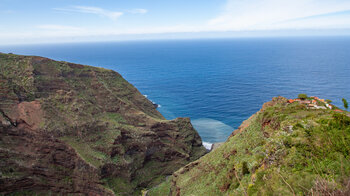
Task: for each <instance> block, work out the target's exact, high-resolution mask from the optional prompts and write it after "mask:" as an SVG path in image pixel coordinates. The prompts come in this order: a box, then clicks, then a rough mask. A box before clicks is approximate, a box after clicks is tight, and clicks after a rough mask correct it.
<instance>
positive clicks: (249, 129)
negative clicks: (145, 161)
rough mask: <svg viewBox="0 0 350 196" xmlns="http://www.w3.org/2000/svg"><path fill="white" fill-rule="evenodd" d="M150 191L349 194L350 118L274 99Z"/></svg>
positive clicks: (171, 192) (164, 192)
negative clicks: (215, 145) (222, 139)
mask: <svg viewBox="0 0 350 196" xmlns="http://www.w3.org/2000/svg"><path fill="white" fill-rule="evenodd" d="M245 123H248V126H246V127H245V128H243V129H240V130H236V133H234V135H232V136H231V137H230V138H229V139H228V140H227V141H226V143H224V144H223V145H222V146H220V147H219V148H218V149H216V150H214V151H212V152H210V153H209V154H207V155H205V156H204V157H202V158H201V159H199V160H198V161H196V162H193V163H191V164H189V165H187V166H185V167H183V168H181V169H180V170H178V171H177V172H175V173H174V174H173V175H172V177H171V181H170V182H165V183H163V184H161V185H159V186H157V187H155V188H154V189H151V190H150V191H149V193H150V195H168V194H171V195H325V194H326V195H348V194H349V191H350V187H349V182H350V117H348V116H347V115H346V113H339V112H335V111H333V110H330V109H327V110H311V109H307V107H306V106H305V105H303V104H299V103H292V104H289V103H287V101H286V99H284V98H281V97H279V98H274V99H273V101H272V102H269V103H267V104H265V105H264V106H263V109H262V110H261V111H259V112H258V113H257V114H255V115H254V116H253V117H252V118H250V119H249V120H248V122H245Z"/></svg>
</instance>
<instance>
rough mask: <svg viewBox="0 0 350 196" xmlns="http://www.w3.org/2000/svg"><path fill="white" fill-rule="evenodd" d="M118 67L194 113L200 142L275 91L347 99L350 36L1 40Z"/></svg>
mask: <svg viewBox="0 0 350 196" xmlns="http://www.w3.org/2000/svg"><path fill="white" fill-rule="evenodd" d="M0 52H12V53H15V54H25V55H37V56H44V57H49V58H53V59H55V60H63V61H69V62H74V63H80V64H86V65H92V66H98V67H104V68H108V69H113V70H115V71H117V72H119V73H120V74H122V75H123V77H124V78H125V79H127V80H128V81H129V82H130V83H132V84H133V85H135V86H136V88H138V89H139V90H140V91H141V93H142V94H144V95H147V97H148V98H149V99H150V100H152V101H153V102H155V103H156V104H160V105H161V106H162V107H159V108H158V110H159V111H160V112H161V113H162V114H163V115H164V116H165V117H166V118H167V119H173V118H176V117H190V118H191V119H192V124H193V125H194V127H195V128H196V129H197V130H198V132H199V134H200V135H201V137H202V139H203V141H205V142H207V143H206V145H208V143H214V142H222V141H225V140H226V139H227V137H228V136H229V135H230V134H231V133H232V131H233V130H234V129H236V128H237V127H238V126H239V125H240V124H241V123H242V121H243V120H245V119H247V118H249V117H250V116H251V115H252V114H254V113H255V112H257V111H258V110H259V109H260V108H261V106H262V104H263V103H264V102H267V101H269V100H271V98H272V97H274V96H278V95H281V96H285V97H288V98H294V97H296V96H297V95H298V94H299V93H306V94H308V95H314V96H318V97H321V98H325V99H331V100H333V103H334V104H335V105H337V106H340V107H341V108H342V102H341V98H343V97H344V98H347V99H348V100H350V38H349V37H316V38H312V37H298V38H247V39H225V40H224V39H217V40H172V41H138V42H136V41H135V42H111V43H81V44H51V45H25V46H0Z"/></svg>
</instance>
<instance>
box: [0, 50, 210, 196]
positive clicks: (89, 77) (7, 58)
mask: <svg viewBox="0 0 350 196" xmlns="http://www.w3.org/2000/svg"><path fill="white" fill-rule="evenodd" d="M0 81H1V82H0V121H1V124H0V171H1V173H0V194H1V193H5V194H7V193H19V194H21V193H22V194H30V193H43V194H48V193H52V194H84V195H85V194H89V195H113V194H121V195H131V194H137V193H138V191H139V190H141V189H143V188H146V187H149V186H153V185H155V184H157V183H159V182H160V181H161V180H163V178H164V177H165V176H167V175H170V174H171V173H173V172H174V171H176V170H177V169H178V168H180V167H182V166H184V165H185V164H187V163H189V162H190V161H193V160H195V159H197V158H199V157H200V156H202V155H203V154H204V153H205V151H206V150H205V148H204V147H203V146H202V141H201V139H200V137H199V135H198V133H197V132H196V131H195V130H194V129H193V127H192V125H191V123H190V120H189V119H188V118H177V119H175V120H170V121H169V120H166V119H165V118H164V117H163V116H162V115H161V114H160V113H159V112H158V111H157V110H156V109H155V107H154V105H153V103H152V102H150V101H149V100H147V99H146V98H145V97H144V96H143V95H141V93H140V92H139V91H138V90H137V89H136V88H134V87H133V86H132V85H131V84H129V83H128V82H127V81H125V80H124V79H123V78H122V77H121V76H120V75H119V74H118V73H116V72H114V71H111V70H105V69H103V68H96V67H90V66H83V65H77V64H72V63H67V62H57V61H53V60H50V59H47V58H42V57H32V56H18V55H12V54H1V53H0Z"/></svg>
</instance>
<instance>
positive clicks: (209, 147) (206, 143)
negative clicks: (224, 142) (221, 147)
mask: <svg viewBox="0 0 350 196" xmlns="http://www.w3.org/2000/svg"><path fill="white" fill-rule="evenodd" d="M212 145H213V144H212V143H209V142H203V146H204V147H205V148H206V149H207V150H211V146H212Z"/></svg>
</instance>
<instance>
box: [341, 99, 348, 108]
mask: <svg viewBox="0 0 350 196" xmlns="http://www.w3.org/2000/svg"><path fill="white" fill-rule="evenodd" d="M342 101H343V104H344V108H345V109H348V108H349V104H348V101H346V99H345V98H343V99H342Z"/></svg>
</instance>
